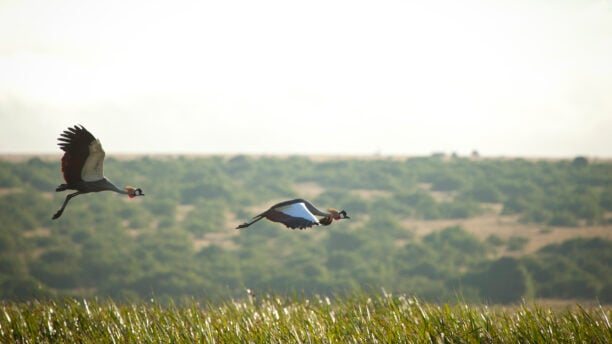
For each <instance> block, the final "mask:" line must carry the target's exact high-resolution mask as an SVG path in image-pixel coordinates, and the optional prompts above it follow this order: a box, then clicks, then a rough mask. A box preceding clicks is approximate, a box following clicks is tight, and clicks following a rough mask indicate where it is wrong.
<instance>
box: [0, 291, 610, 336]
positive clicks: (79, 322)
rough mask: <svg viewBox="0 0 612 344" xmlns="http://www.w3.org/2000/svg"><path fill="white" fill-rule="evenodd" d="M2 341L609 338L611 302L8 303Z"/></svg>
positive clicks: (1, 318) (388, 298)
mask: <svg viewBox="0 0 612 344" xmlns="http://www.w3.org/2000/svg"><path fill="white" fill-rule="evenodd" d="M0 307H1V309H2V310H1V313H0V342H3V343H194V342H203V343H247V342H256V343H257V342H265V343H270V342H271V343H276V342H279V343H280V342H283V343H285V342H287V343H364V342H369V343H377V342H382V343H568V342H571V343H610V342H612V326H611V325H610V317H611V316H612V309H611V308H609V307H602V306H589V307H583V306H580V305H574V306H571V307H564V308H549V307H543V306H541V305H537V304H522V305H516V306H507V307H501V306H486V305H481V306H476V305H465V304H462V303H457V304H452V305H451V304H431V303H423V302H421V301H420V300H419V299H417V298H415V297H411V296H404V295H400V296H394V295H389V294H386V293H384V292H383V293H382V294H378V295H377V296H373V297H368V296H366V295H353V296H348V297H343V298H332V299H331V300H330V299H329V298H326V297H315V298H310V299H309V298H300V297H293V298H285V297H278V296H267V295H266V296H257V297H251V296H249V297H248V298H245V299H242V300H226V301H224V302H221V303H200V302H196V301H189V302H186V303H181V305H164V306H163V305H160V304H158V303H157V302H155V301H153V300H152V301H151V302H150V303H147V304H117V303H114V302H113V301H110V300H106V301H99V300H98V301H92V300H87V301H85V300H74V299H64V300H61V301H36V302H28V303H3V304H0Z"/></svg>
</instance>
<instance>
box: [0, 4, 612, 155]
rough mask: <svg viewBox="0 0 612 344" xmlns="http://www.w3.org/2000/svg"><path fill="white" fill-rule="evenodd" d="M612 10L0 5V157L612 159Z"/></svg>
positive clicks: (558, 6)
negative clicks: (63, 136) (80, 142)
mask: <svg viewBox="0 0 612 344" xmlns="http://www.w3.org/2000/svg"><path fill="white" fill-rule="evenodd" d="M610 61H612V2H611V1H609V0H585V1H580V0H566V1H560V2H559V1H545V0H536V1H506V0H499V1H480V0H473V1H466V2H461V3H456V2H453V1H450V0H443V1H439V2H435V3H422V2H410V1H408V2H406V1H382V2H349V1H314V2H308V3H290V2H283V1H263V2H247V1H230V2H222V3H214V2H213V3H208V2H196V1H175V2H166V1H162V2H155V3H150V2H145V1H141V0H134V1H108V2H102V3H100V2H91V1H76V0H59V1H55V2H44V1H37V0H25V1H16V0H5V1H2V2H0V121H1V123H2V125H1V126H0V154H59V153H60V150H59V148H58V147H57V137H58V136H59V134H60V133H61V131H63V130H65V129H66V128H67V127H68V126H73V125H75V124H82V125H84V126H85V127H86V128H87V129H89V130H90V131H91V132H92V133H93V134H94V135H95V136H96V137H98V138H99V139H100V140H101V141H102V144H103V146H104V149H105V150H106V153H107V156H112V155H121V154H248V155H254V154H255V155H294V154H295V155H357V156H375V155H382V156H398V155H399V156H423V155H431V154H432V153H445V154H448V155H450V154H452V153H456V154H458V155H459V156H468V155H470V154H471V153H472V151H477V152H478V153H479V154H480V155H481V156H485V157H551V158H571V157H575V156H587V157H598V158H610V157H612V135H610V132H612V93H611V90H612V62H610Z"/></svg>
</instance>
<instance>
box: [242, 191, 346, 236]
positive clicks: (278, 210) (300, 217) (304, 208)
mask: <svg viewBox="0 0 612 344" xmlns="http://www.w3.org/2000/svg"><path fill="white" fill-rule="evenodd" d="M327 211H328V212H327V213H326V212H323V211H321V210H319V209H317V208H316V207H315V206H314V205H312V204H311V203H310V202H308V201H305V200H303V199H301V198H298V199H293V200H290V201H285V202H281V203H278V204H275V205H273V206H272V207H270V209H268V210H266V211H264V212H263V213H261V214H259V215H257V216H255V217H253V219H252V220H251V222H245V223H243V224H241V225H240V226H238V227H236V229H241V228H246V227H248V226H250V225H252V224H253V223H255V222H257V221H259V220H261V219H263V218H264V217H265V218H266V219H268V220H270V221H272V222H280V223H282V224H284V225H285V226H287V228H291V229H296V228H299V229H304V228H310V227H312V226H318V225H323V226H329V225H330V224H331V223H332V221H334V220H342V219H350V217H348V215H346V211H344V210H341V211H338V210H336V209H333V208H329V209H327Z"/></svg>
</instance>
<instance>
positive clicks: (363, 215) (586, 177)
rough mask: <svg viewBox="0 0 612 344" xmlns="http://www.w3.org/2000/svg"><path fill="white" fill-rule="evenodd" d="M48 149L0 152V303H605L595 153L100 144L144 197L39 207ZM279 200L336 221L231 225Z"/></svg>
mask: <svg viewBox="0 0 612 344" xmlns="http://www.w3.org/2000/svg"><path fill="white" fill-rule="evenodd" d="M59 157H60V156H59V154H58V155H49V156H42V157H28V156H17V155H15V156H2V157H0V218H1V219H2V221H1V223H2V227H1V230H0V248H2V250H0V261H1V262H2V264H0V297H2V298H4V299H19V298H21V299H29V298H33V297H53V296H60V295H70V296H94V295H95V296H110V297H114V298H118V299H144V298H147V297H148V296H150V295H152V294H154V295H156V296H157V297H158V298H180V297H205V298H216V297H217V296H219V295H222V294H223V295H227V293H230V294H231V293H236V294H240V293H242V292H243V290H244V288H245V287H248V288H250V289H253V290H260V291H266V290H268V291H274V292H279V293H291V292H304V293H307V294H315V293H319V294H337V293H343V292H351V291H355V290H363V289H365V290H368V289H370V288H371V289H376V290H378V288H380V287H385V288H386V289H387V290H390V291H398V292H407V293H416V294H417V295H419V296H420V297H423V298H425V299H429V300H452V299H454V298H455V297H456V295H457V294H461V295H462V297H464V298H465V299H466V300H472V301H481V300H490V301H493V302H513V301H517V300H520V299H521V298H523V297H527V298H531V297H534V298H551V299H568V298H572V299H573V298H578V299H590V300H592V299H595V298H598V299H599V300H601V301H602V302H612V300H611V299H612V277H610V276H612V257H611V254H612V253H611V252H612V242H611V240H612V238H611V233H612V162H609V161H605V160H588V159H586V158H581V157H578V158H574V159H567V160H563V159H558V160H554V159H553V160H531V159H530V160H528V159H490V158H489V159H483V158H479V157H469V158H461V157H453V156H442V155H436V156H431V157H406V158H405V157H381V156H372V157H312V158H310V157H304V156H287V157H276V156H257V157H253V156H243V155H237V156H107V160H106V162H105V173H106V175H107V176H108V177H109V178H110V179H111V180H113V181H114V182H115V183H116V184H118V185H126V184H129V185H134V186H137V187H140V188H142V189H143V190H144V192H145V194H146V196H145V197H142V198H138V199H133V200H132V199H128V198H127V197H122V196H120V195H117V194H113V193H99V194H90V195H81V196H78V197H77V198H75V199H74V200H73V201H71V203H70V204H69V205H68V207H67V208H66V211H65V213H64V215H63V216H62V217H61V218H60V219H58V220H55V221H52V220H51V215H52V214H53V213H54V212H55V211H56V210H57V209H58V208H59V206H60V205H61V203H62V201H63V199H64V197H65V195H66V194H67V193H66V192H64V193H55V192H54V190H55V187H56V186H57V185H58V184H60V183H61V182H63V180H62V177H61V174H60V170H59ZM294 197H302V198H307V199H309V200H311V201H312V202H313V203H315V204H317V205H319V206H320V207H321V208H327V207H335V208H341V209H345V210H346V211H347V212H348V213H349V215H350V216H351V220H348V221H342V222H339V223H334V224H333V225H332V226H330V227H318V228H313V229H311V230H305V231H292V230H289V229H286V228H284V227H282V226H281V225H278V224H274V223H270V222H268V221H260V222H258V223H257V224H256V225H254V226H252V228H249V229H246V230H241V231H238V230H235V229H234V228H235V227H236V225H238V224H239V223H242V222H244V221H245V220H247V219H249V218H250V217H252V216H254V215H255V214H257V213H258V212H261V211H262V210H265V209H266V208H267V207H268V206H270V205H272V204H273V203H275V202H278V201H280V200H284V199H289V198H294ZM496 281H497V282H496ZM496 283H497V284H496Z"/></svg>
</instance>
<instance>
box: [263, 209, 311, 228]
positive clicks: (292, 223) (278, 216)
mask: <svg viewBox="0 0 612 344" xmlns="http://www.w3.org/2000/svg"><path fill="white" fill-rule="evenodd" d="M264 216H265V217H266V218H267V219H268V220H270V221H273V222H280V223H282V224H284V225H285V226H287V227H288V228H292V229H296V228H299V229H303V228H310V227H312V226H315V225H317V223H316V222H313V221H310V220H308V219H304V218H301V217H294V216H290V215H287V214H285V213H283V212H280V211H276V210H273V209H271V210H269V211H267V212H266V213H265V215H264Z"/></svg>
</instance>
